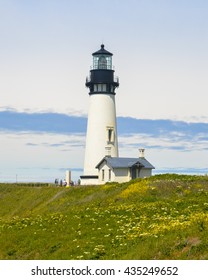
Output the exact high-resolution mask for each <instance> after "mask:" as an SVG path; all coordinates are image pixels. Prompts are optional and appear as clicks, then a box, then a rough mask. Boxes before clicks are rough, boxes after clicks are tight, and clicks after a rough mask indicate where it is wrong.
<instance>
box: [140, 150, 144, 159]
mask: <svg viewBox="0 0 208 280" xmlns="http://www.w3.org/2000/svg"><path fill="white" fill-rule="evenodd" d="M144 151H145V149H139V157H140V158H144Z"/></svg>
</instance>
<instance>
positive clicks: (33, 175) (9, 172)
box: [0, 168, 208, 184]
mask: <svg viewBox="0 0 208 280" xmlns="http://www.w3.org/2000/svg"><path fill="white" fill-rule="evenodd" d="M67 170H70V171H71V179H72V181H73V182H74V183H77V182H78V180H79V178H80V176H81V175H83V169H81V168H72V169H67V168H16V169H15V168H10V169H4V170H0V183H51V184H52V183H54V181H55V179H58V180H64V179H65V174H66V171H67ZM165 173H176V174H185V175H207V174H208V169H207V168H161V169H155V170H153V175H157V174H165Z"/></svg>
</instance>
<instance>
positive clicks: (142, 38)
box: [0, 0, 208, 174]
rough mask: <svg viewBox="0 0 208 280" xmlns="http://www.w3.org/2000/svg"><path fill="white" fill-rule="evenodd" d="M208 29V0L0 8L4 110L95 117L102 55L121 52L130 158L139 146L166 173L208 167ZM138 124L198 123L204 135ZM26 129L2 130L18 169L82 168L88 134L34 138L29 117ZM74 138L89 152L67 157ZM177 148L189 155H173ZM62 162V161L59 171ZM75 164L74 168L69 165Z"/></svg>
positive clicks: (4, 146) (118, 61)
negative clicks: (95, 76)
mask: <svg viewBox="0 0 208 280" xmlns="http://www.w3.org/2000/svg"><path fill="white" fill-rule="evenodd" d="M207 29H208V2H207V1H206V0H197V1H196V0H194V1H193V0H143V1H142V0H129V1H124V0H105V1H99V0H88V1H83V0H82V1H81V0H71V1H70V0H39V1H38V0H30V1H27V0H19V1H16V0H7V1H0V34H1V36H0V61H1V64H0V79H1V83H0V111H2V112H5V111H11V110H13V111H14V112H16V113H18V112H19V113H21V112H22V113H28V112H29V113H30V114H31V116H32V115H33V114H35V113H38V112H39V113H40V112H47V113H55V114H56V118H58V117H60V115H57V114H63V115H68V116H82V117H86V116H87V112H88V104H89V96H88V91H87V89H86V88H85V78H86V76H87V75H88V72H89V69H90V66H91V64H92V57H91V54H92V52H94V51H96V50H98V49H99V48H100V44H101V43H104V44H105V46H106V49H108V50H109V51H110V52H112V53H113V54H114V56H113V64H114V65H115V71H116V72H115V74H116V75H118V76H119V78H120V87H119V89H118V90H117V95H116V108H117V115H118V116H119V117H125V118H126V117H131V118H132V119H130V120H131V121H130V122H129V123H128V127H132V132H127V133H126V134H125V135H124V134H122V133H121V135H120V140H119V141H120V154H121V155H123V156H126V155H128V154H130V155H131V156H132V155H133V154H134V155H135V153H137V151H136V148H135V146H136V145H134V144H137V145H138V146H140V144H142V145H143V146H146V147H147V151H146V153H147V155H148V157H149V159H150V160H151V161H152V164H153V165H157V166H158V167H159V168H165V167H169V168H174V167H175V166H176V165H177V166H176V167H182V168H191V167H193V168H203V167H205V166H207V161H206V158H207V154H206V153H207V150H206V149H205V148H206V144H207V139H206V133H207V127H206V126H204V127H203V129H204V130H203V131H201V129H202V126H201V123H205V124H207V123H208V115H207V103H208V94H207V93H208V83H207V76H208V52H207V49H208V33H207ZM20 116H22V115H21V114H20V115H18V117H20ZM0 117H1V118H3V115H2V114H1V116H0ZM16 117H17V116H16ZM22 117H23V116H22ZM45 117H46V115H45ZM49 119H50V118H49ZM133 119H149V120H151V121H152V122H151V123H145V124H144V123H143V128H144V129H146V127H147V126H148V127H151V128H152V126H151V125H152V124H153V123H154V126H156V127H157V125H159V123H158V122H157V121H156V120H161V119H166V120H171V121H175V122H176V123H177V124H179V123H178V122H177V121H184V122H186V123H187V125H188V123H190V122H191V123H193V122H194V123H196V126H198V127H199V130H200V133H198V132H197V131H196V130H195V128H193V126H191V129H193V131H194V132H193V133H190V131H189V132H188V131H187V127H186V128H185V132H183V131H180V132H178V130H176V132H177V133H182V134H183V135H177V137H178V138H177V137H176V134H174V133H176V132H175V130H174V129H173V127H172V125H170V123H169V125H170V127H171V129H173V134H172V136H171V132H170V131H169V132H168V133H166V132H167V131H166V132H165V133H164V134H163V133H162V132H160V133H159V134H158V135H159V136H158V135H156V136H155V135H154V136H152V135H150V134H149V132H148V133H146V131H145V132H144V131H143V134H142V132H140V131H139V133H138V131H134V130H135V129H134V125H135V122H134V121H133ZM1 120H2V119H1ZM1 120H0V122H1ZM56 120H57V119H56ZM125 120H127V119H125ZM153 120H155V122H153ZM50 121H53V119H50ZM73 121H75V119H73ZM1 123H2V122H1ZM5 123H7V124H8V122H7V121H6V122H4V125H5ZM136 124H137V125H138V126H139V125H142V124H141V123H138V122H137V123H136ZM171 124H172V123H171ZM8 125H9V124H8ZM22 125H23V126H24V133H23V130H21V129H19V130H18V129H16V130H15V129H9V127H8V128H7V127H4V126H2V127H1V128H0V129H1V148H0V149H1V150H0V153H1V156H2V157H3V155H4V159H5V162H8V163H7V166H8V168H9V166H11V165H12V166H13V167H14V168H23V167H25V165H26V166H27V167H28V166H31V168H32V167H34V166H36V167H43V168H44V167H51V168H59V167H60V168H65V167H74V168H82V164H83V156H84V148H83V143H84V139H85V138H84V137H85V135H84V133H83V132H80V133H81V134H77V132H76V133H74V132H72V131H71V132H70V133H69V132H67V133H66V132H64V131H62V132H61V133H62V135H61V133H58V132H57V131H55V132H53V137H52V134H51V133H52V132H50V133H49V131H48V130H47V129H46V131H44V132H43V131H42V132H41V133H39V132H38V133H37V131H36V130H35V128H33V129H32V131H31V130H30V131H28V130H27V125H26V120H25V119H24V123H22ZM70 125H71V123H70V124H67V123H66V126H70ZM141 135H143V136H141ZM173 136H174V137H173ZM77 137H78V138H79V140H78V138H77ZM80 137H81V138H80ZM158 137H159V138H158ZM53 139H54V141H53ZM171 139H172V140H171ZM30 140H31V141H30ZM64 141H66V142H67V141H69V142H70V143H73V141H78V143H82V148H77V147H76V148H75V147H74V148H72V146H70V145H71V144H70V145H69V146H70V148H69V146H68V147H67V148H66V151H65V152H63V151H62V152H60V151H59V150H60V149H61V147H62V144H60V143H63V142H64ZM79 141H81V142H79ZM171 141H172V142H171ZM27 143H30V145H28V144H27ZM35 143H36V146H35ZM40 143H50V144H51V145H48V146H47V145H46V144H45V145H43V144H41V145H40ZM131 143H132V147H131ZM188 143H189V144H190V145H188ZM194 143H195V144H194ZM59 144H60V146H58V145H59ZM177 144H178V146H182V147H183V148H179V147H178V148H175V150H174V149H172V148H171V147H173V146H174V145H176V146H177ZM66 145H67V144H66ZM17 146H19V148H18V151H17V149H16V148H15V147H17ZM184 147H185V148H184ZM187 147H189V148H188V150H187ZM202 147H203V148H202ZM67 149H68V150H70V151H68V152H67ZM184 149H185V151H184ZM184 153H185V156H184ZM9 155H10V156H9ZM20 155H24V158H23V157H20ZM41 155H44V160H43V158H42V156H41ZM134 155H133V156H134ZM33 156H34V158H33ZM54 157H55V158H56V159H57V158H58V159H59V158H60V160H56V164H55V163H52V159H53V158H54ZM73 157H74V161H73V163H71V161H70V163H68V159H69V158H70V159H71V158H73ZM21 158H22V159H21ZM31 158H33V160H32V161H31ZM14 159H15V160H14ZM47 159H48V160H47ZM61 159H62V160H61ZM158 159H160V160H158ZM4 166H5V165H1V166H0V174H1V173H3V172H4V171H3V169H4Z"/></svg>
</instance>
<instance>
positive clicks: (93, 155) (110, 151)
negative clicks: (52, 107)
mask: <svg viewBox="0 0 208 280" xmlns="http://www.w3.org/2000/svg"><path fill="white" fill-rule="evenodd" d="M112 56H113V54H112V53H110V52H109V51H107V50H106V49H105V46H104V45H103V44H102V45H101V49H100V50H98V51H96V52H94V53H93V54H92V57H93V64H92V66H91V70H90V74H89V77H87V78H86V84H85V85H86V87H87V88H88V89H89V112H88V123H87V135H86V146H85V160H84V175H82V176H81V177H80V178H81V184H82V185H89V184H98V169H97V168H96V166H97V164H98V163H99V162H100V160H101V159H102V158H103V157H105V156H107V157H118V139H117V126H116V104H115V95H116V88H117V87H118V86H119V80H118V77H115V76H114V69H113V66H112Z"/></svg>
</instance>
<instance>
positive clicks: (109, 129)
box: [107, 127, 114, 144]
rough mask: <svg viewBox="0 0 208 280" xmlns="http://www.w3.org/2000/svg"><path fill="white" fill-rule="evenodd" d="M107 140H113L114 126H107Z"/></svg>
mask: <svg viewBox="0 0 208 280" xmlns="http://www.w3.org/2000/svg"><path fill="white" fill-rule="evenodd" d="M107 142H108V144H109V143H113V142H114V128H113V127H107Z"/></svg>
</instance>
